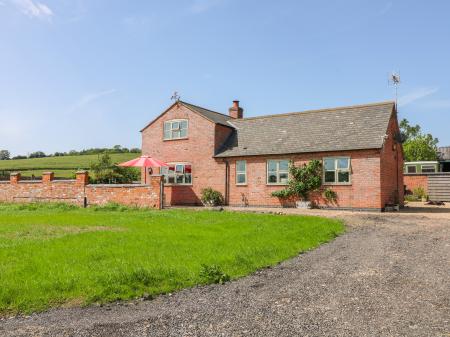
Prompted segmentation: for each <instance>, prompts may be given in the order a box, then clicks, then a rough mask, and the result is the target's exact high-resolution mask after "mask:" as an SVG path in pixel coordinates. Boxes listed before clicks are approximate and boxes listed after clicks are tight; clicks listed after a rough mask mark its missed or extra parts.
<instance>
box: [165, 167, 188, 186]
mask: <svg viewBox="0 0 450 337" xmlns="http://www.w3.org/2000/svg"><path fill="white" fill-rule="evenodd" d="M168 165H169V166H163V167H161V174H162V175H163V177H164V183H165V184H168V185H192V165H191V164H187V163H169V164H168Z"/></svg>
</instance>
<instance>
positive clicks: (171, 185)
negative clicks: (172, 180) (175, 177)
mask: <svg viewBox="0 0 450 337" xmlns="http://www.w3.org/2000/svg"><path fill="white" fill-rule="evenodd" d="M164 186H170V187H176V186H192V184H166V183H165V184H164Z"/></svg>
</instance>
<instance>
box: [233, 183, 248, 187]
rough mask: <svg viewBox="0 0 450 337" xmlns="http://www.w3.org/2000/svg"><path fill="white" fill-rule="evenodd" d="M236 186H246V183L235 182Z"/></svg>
mask: <svg viewBox="0 0 450 337" xmlns="http://www.w3.org/2000/svg"><path fill="white" fill-rule="evenodd" d="M236 186H247V183H245V184H236Z"/></svg>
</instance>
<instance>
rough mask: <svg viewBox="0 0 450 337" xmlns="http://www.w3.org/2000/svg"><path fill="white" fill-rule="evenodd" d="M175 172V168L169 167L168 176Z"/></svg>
mask: <svg viewBox="0 0 450 337" xmlns="http://www.w3.org/2000/svg"><path fill="white" fill-rule="evenodd" d="M174 172H175V166H174V165H169V174H173V173H174Z"/></svg>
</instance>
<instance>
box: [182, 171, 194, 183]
mask: <svg viewBox="0 0 450 337" xmlns="http://www.w3.org/2000/svg"><path fill="white" fill-rule="evenodd" d="M184 183H185V184H190V183H192V175H191V174H190V173H186V174H185V175H184Z"/></svg>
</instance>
